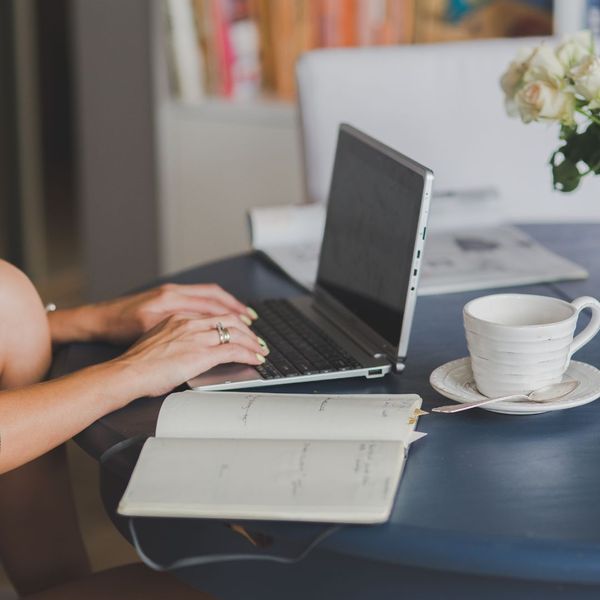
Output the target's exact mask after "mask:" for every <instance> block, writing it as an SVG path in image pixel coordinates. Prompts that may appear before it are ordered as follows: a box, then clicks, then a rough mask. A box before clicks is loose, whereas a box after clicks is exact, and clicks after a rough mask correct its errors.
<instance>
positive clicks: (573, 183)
mask: <svg viewBox="0 0 600 600" xmlns="http://www.w3.org/2000/svg"><path fill="white" fill-rule="evenodd" d="M563 148H564V146H562V147H561V148H559V149H558V150H557V151H556V152H555V153H554V154H553V155H552V157H551V158H550V164H551V165H552V177H553V179H554V189H555V190H558V191H560V192H572V191H573V190H575V189H576V188H577V186H578V185H579V181H580V179H581V174H580V173H579V170H578V169H577V164H576V163H574V162H573V161H571V160H570V159H568V158H567V157H566V156H565V155H564V151H563ZM563 156H564V160H562V161H560V162H558V161H559V160H560V158H561V157H563Z"/></svg>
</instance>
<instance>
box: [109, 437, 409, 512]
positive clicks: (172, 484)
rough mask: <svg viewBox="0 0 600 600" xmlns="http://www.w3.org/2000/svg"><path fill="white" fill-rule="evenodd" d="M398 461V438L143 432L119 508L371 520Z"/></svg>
mask: <svg viewBox="0 0 600 600" xmlns="http://www.w3.org/2000/svg"><path fill="white" fill-rule="evenodd" d="M403 464H404V447H403V445H402V444H400V443H398V442H373V441H370V442H369V441H362V442H356V441H348V442H331V441H307V440H283V441H274V440H268V441H264V440H199V439H164V438H151V439H149V440H148V441H147V442H146V444H145V446H144V448H143V450H142V453H141V455H140V458H139V460H138V463H137V465H136V467H135V470H134V472H133V475H132V477H131V480H130V482H129V486H128V487H127V490H126V492H125V495H124V496H123V498H122V500H121V503H120V505H119V509H118V511H119V513H120V514H123V515H137V516H164V517H169V516H172V517H205V518H224V519H276V520H295V521H298V520H306V521H326V522H343V523H376V522H382V521H385V520H387V518H388V517H389V514H390V512H391V509H392V506H393V501H394V496H395V492H396V488H397V486H398V482H399V480H400V474H401V471H402V467H403Z"/></svg>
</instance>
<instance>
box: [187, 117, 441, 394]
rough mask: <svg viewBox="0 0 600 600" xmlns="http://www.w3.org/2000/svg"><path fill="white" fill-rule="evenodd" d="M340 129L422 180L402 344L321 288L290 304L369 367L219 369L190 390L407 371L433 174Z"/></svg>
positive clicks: (196, 381) (350, 129)
mask: <svg viewBox="0 0 600 600" xmlns="http://www.w3.org/2000/svg"><path fill="white" fill-rule="evenodd" d="M341 130H345V131H348V132H350V133H351V134H352V135H353V136H354V137H356V138H358V139H359V140H360V141H362V142H363V143H365V144H367V145H369V146H371V147H372V148H375V149H376V150H377V151H378V152H381V153H382V154H385V155H386V156H388V157H390V158H392V159H393V160H394V161H396V162H398V163H400V164H402V165H404V166H406V167H408V168H409V169H411V170H412V171H414V172H416V173H417V174H419V175H420V176H421V177H422V178H423V192H422V196H421V204H420V210H419V217H418V223H417V232H416V236H415V243H414V246H413V255H412V260H411V269H410V280H409V282H408V288H407V292H406V300H405V303H404V312H403V316H402V324H401V328H400V336H399V341H398V345H397V346H393V345H392V344H390V343H389V342H388V341H387V340H385V339H384V338H383V337H382V336H381V335H380V334H379V333H377V332H376V331H375V330H374V329H373V328H372V327H370V326H369V325H368V324H367V323H365V322H364V321H363V320H361V319H360V318H359V317H358V316H357V315H355V314H354V313H353V312H351V311H350V310H349V309H347V308H346V307H345V306H344V305H343V304H341V303H340V302H338V301H337V300H336V299H335V298H333V297H332V296H331V295H330V294H329V293H328V292H327V291H326V290H324V289H323V288H322V287H321V286H320V285H318V284H317V285H315V290H314V292H313V294H312V295H310V296H301V297H298V298H295V299H294V298H292V299H291V300H290V301H291V302H293V303H294V304H295V305H296V308H298V309H299V310H300V311H301V312H303V313H304V314H305V315H306V316H307V317H308V318H309V319H310V320H311V321H313V322H315V321H317V324H318V325H319V326H320V327H321V328H322V329H323V330H324V331H325V333H327V334H328V335H329V336H330V337H332V338H333V339H334V341H336V342H337V343H338V344H339V345H340V346H341V347H342V348H343V349H344V350H346V351H348V350H350V352H351V354H352V355H353V356H355V357H357V356H360V357H361V359H362V360H361V362H362V364H364V365H366V366H365V367H363V368H359V369H353V370H347V371H334V372H329V373H316V374H313V375H298V376H291V377H285V378H277V379H263V378H262V377H261V376H260V375H259V374H258V372H257V371H256V370H255V369H254V368H253V367H250V366H244V365H221V366H219V367H215V368H214V369H211V371H209V372H207V373H204V374H202V375H200V376H198V377H196V378H194V379H192V380H190V381H188V384H189V386H190V387H192V388H196V389H202V390H207V391H208V390H231V389H240V388H252V387H263V386H272V385H283V384H289V383H301V382H310V381H322V380H330V379H342V378H349V377H359V376H364V377H367V378H372V377H381V376H383V375H385V374H387V373H389V372H390V371H391V370H392V368H394V370H396V371H402V370H403V369H404V361H405V358H406V354H407V349H408V342H409V338H410V332H411V328H412V321H413V316H414V310H415V305H416V301H417V288H418V281H419V276H420V270H421V269H420V266H421V261H422V256H423V248H424V245H425V237H426V231H427V217H428V214H429V204H430V199H431V189H432V184H433V172H432V171H431V170H430V169H428V168H427V167H424V166H423V165H421V164H419V163H417V162H415V161H414V160H412V159H410V158H409V157H407V156H404V155H403V154H401V153H400V152H397V151H395V150H392V149H391V148H389V147H388V146H385V145H383V144H382V143H380V142H377V141H376V140H373V139H372V138H370V137H369V136H367V135H365V134H363V133H362V132H361V131H358V130H357V129H355V128H354V127H352V126H350V125H347V124H342V125H341V126H340V131H341Z"/></svg>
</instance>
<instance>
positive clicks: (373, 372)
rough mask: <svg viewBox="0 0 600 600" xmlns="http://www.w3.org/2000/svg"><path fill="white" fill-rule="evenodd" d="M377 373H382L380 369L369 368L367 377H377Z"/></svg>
mask: <svg viewBox="0 0 600 600" xmlns="http://www.w3.org/2000/svg"><path fill="white" fill-rule="evenodd" d="M379 375H383V372H382V370H381V369H369V371H368V372H367V377H377V376H379Z"/></svg>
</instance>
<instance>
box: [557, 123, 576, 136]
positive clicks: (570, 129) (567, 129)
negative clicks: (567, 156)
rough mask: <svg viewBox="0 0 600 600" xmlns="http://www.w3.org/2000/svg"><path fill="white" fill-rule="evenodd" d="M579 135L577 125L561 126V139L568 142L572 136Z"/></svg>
mask: <svg viewBox="0 0 600 600" xmlns="http://www.w3.org/2000/svg"><path fill="white" fill-rule="evenodd" d="M576 133H577V125H564V124H563V125H561V126H560V139H561V140H568V139H569V138H570V137H571V136H572V135H574V134H576Z"/></svg>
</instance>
